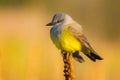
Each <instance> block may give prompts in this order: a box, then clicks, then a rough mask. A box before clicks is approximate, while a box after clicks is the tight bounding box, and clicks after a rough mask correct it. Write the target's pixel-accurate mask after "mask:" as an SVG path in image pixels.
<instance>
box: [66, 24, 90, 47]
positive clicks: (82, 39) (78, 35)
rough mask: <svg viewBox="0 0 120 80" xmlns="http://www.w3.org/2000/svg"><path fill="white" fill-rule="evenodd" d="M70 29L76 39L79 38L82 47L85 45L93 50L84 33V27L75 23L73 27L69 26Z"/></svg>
mask: <svg viewBox="0 0 120 80" xmlns="http://www.w3.org/2000/svg"><path fill="white" fill-rule="evenodd" d="M68 29H69V31H70V32H71V33H72V34H73V35H74V36H75V38H77V39H78V40H79V41H80V42H81V43H82V45H84V46H85V47H87V48H90V49H92V47H91V46H90V44H89V42H88V40H87V38H86V37H85V35H84V34H83V32H82V27H81V26H80V25H79V24H77V23H73V24H72V25H70V26H69V28H68Z"/></svg>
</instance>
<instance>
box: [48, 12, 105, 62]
mask: <svg viewBox="0 0 120 80" xmlns="http://www.w3.org/2000/svg"><path fill="white" fill-rule="evenodd" d="M46 26H52V27H51V30H50V37H51V40H52V42H53V43H54V44H55V46H56V47H57V48H58V49H59V50H61V52H62V51H65V52H68V53H71V54H72V56H73V58H74V59H75V60H77V61H78V62H80V63H82V62H84V61H85V60H84V58H83V57H82V56H81V55H80V53H83V54H85V55H86V56H87V57H88V58H89V59H91V60H92V61H93V62H95V61H96V60H103V58H102V57H101V56H100V55H98V53H97V52H96V51H95V50H94V49H93V48H92V46H91V45H90V43H89V41H88V39H87V38H86V36H85V35H84V33H83V29H82V26H81V25H80V24H79V23H77V22H76V21H75V20H74V19H72V17H71V16H70V15H68V14H66V13H64V12H57V13H55V14H54V16H53V18H52V21H51V22H49V23H48V24H46Z"/></svg>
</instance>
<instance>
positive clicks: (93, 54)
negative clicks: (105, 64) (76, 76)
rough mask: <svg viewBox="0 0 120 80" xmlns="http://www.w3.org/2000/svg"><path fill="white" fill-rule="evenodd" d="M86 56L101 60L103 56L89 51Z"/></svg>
mask: <svg viewBox="0 0 120 80" xmlns="http://www.w3.org/2000/svg"><path fill="white" fill-rule="evenodd" d="M86 56H87V57H89V58H90V59H91V60H92V61H94V62H95V61H96V59H98V60H103V58H101V57H100V56H99V55H98V54H96V53H93V52H90V54H86Z"/></svg>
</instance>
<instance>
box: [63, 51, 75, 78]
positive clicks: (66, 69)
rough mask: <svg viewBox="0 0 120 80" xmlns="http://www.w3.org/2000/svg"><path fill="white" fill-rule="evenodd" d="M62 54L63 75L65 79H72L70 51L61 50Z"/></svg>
mask: <svg viewBox="0 0 120 80" xmlns="http://www.w3.org/2000/svg"><path fill="white" fill-rule="evenodd" d="M62 55H63V61H64V76H65V80H74V75H73V65H72V61H73V58H72V55H71V53H67V52H65V51H62Z"/></svg>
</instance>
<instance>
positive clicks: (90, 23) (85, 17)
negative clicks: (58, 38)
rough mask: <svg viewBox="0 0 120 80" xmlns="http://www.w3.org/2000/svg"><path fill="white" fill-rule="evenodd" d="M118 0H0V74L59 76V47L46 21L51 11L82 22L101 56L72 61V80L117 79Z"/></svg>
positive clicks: (37, 78) (31, 79) (36, 78)
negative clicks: (94, 60)
mask: <svg viewBox="0 0 120 80" xmlns="http://www.w3.org/2000/svg"><path fill="white" fill-rule="evenodd" d="M119 3H120V0H114V1H113V0H0V80H64V76H63V61H62V57H61V54H60V51H59V50H58V49H57V48H56V47H55V46H54V45H53V43H52V41H51V40H50V36H49V35H50V34H49V32H50V28H51V27H46V26H45V25H46V24H47V23H48V22H50V21H51V18H52V16H53V15H54V14H55V13H56V12H65V13H68V14H69V15H71V16H72V17H73V19H74V20H76V21H77V22H78V23H80V24H81V25H82V26H83V28H84V33H85V34H86V36H87V38H88V39H89V41H90V43H91V45H92V46H93V47H94V49H95V50H96V51H97V52H98V53H99V54H100V55H101V56H102V57H103V58H104V60H103V61H97V62H96V63H94V62H92V61H90V60H89V59H88V58H87V57H86V56H84V55H83V57H84V58H85V60H86V62H84V63H83V64H80V63H78V62H76V61H74V62H73V65H74V73H75V77H76V80H119V79H120V62H119V61H120V51H119V50H120V9H119V8H120V5H119Z"/></svg>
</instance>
